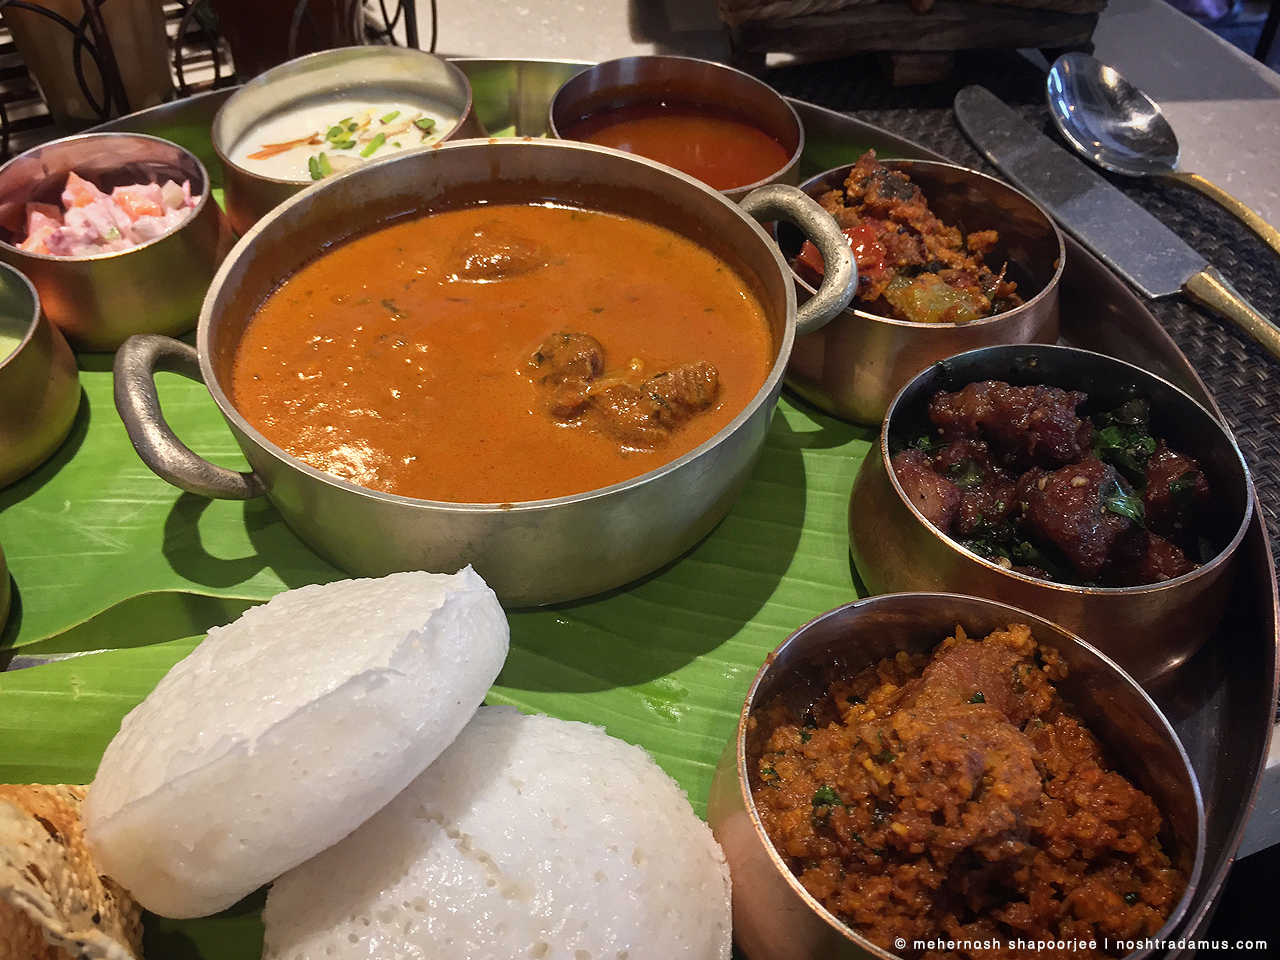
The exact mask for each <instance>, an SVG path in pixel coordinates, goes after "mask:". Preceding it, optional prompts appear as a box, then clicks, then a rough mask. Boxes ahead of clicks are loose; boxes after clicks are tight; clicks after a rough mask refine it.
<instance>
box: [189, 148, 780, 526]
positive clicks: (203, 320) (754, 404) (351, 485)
mask: <svg viewBox="0 0 1280 960" xmlns="http://www.w3.org/2000/svg"><path fill="white" fill-rule="evenodd" d="M477 147H488V148H491V149H492V148H497V149H500V150H530V149H532V150H578V151H587V152H591V153H597V154H603V155H604V156H606V157H616V158H620V159H622V160H624V161H625V162H628V163H638V164H642V165H644V166H648V167H651V168H653V169H655V170H657V171H659V172H661V173H662V174H663V175H664V176H667V177H672V178H675V179H677V180H681V181H685V182H687V183H689V184H691V185H692V186H694V187H697V188H698V189H699V190H702V191H705V192H706V193H708V194H710V195H711V196H713V197H715V198H716V199H717V200H718V201H719V202H721V203H724V204H725V205H726V206H727V207H729V208H730V209H731V210H732V211H734V212H736V213H737V215H738V216H740V217H741V218H742V220H743V222H744V223H745V224H746V226H747V228H748V229H750V230H752V231H754V232H755V234H756V235H757V237H758V239H759V240H760V242H761V244H762V245H763V246H764V248H765V250H766V251H767V252H768V253H769V254H770V255H772V257H773V260H774V262H775V263H776V264H777V266H778V267H779V269H780V270H783V273H782V274H780V276H781V277H782V278H783V279H784V281H785V277H786V273H785V268H786V262H785V261H784V260H783V258H782V254H781V253H780V252H779V251H778V248H777V246H776V245H775V244H774V243H773V241H772V240H771V239H770V237H769V235H768V233H766V232H765V230H764V228H763V227H762V226H761V225H760V224H759V223H758V222H757V221H756V220H755V219H753V218H752V217H751V216H749V215H748V214H747V213H745V212H744V211H743V210H742V209H741V207H739V205H738V204H736V203H734V202H733V201H732V200H730V199H728V198H727V197H725V196H724V194H723V193H721V192H720V191H718V190H716V189H714V188H713V187H710V186H708V185H707V184H705V183H703V182H702V181H701V180H698V179H697V178H695V177H690V176H689V175H688V174H684V173H681V172H680V171H678V170H675V169H673V168H671V167H667V166H664V165H663V164H661V163H657V162H655V161H653V160H649V159H647V158H645V157H640V156H637V155H636V154H632V153H626V152H623V151H620V150H611V149H610V148H608V147H600V146H596V145H595V144H590V143H580V142H578V141H576V140H552V139H541V138H531V137H510V138H505V137H504V138H501V139H494V138H490V139H487V140H485V139H470V140H453V141H449V142H448V143H441V144H439V145H438V147H437V149H433V150H427V151H422V150H417V151H412V152H408V151H406V152H403V153H400V154H397V155H395V156H392V157H387V158H386V159H384V160H381V161H379V162H378V164H376V166H377V167H379V168H383V167H385V166H386V165H387V164H392V163H402V164H403V163H407V162H415V161H416V162H422V160H421V158H422V157H424V156H426V155H428V154H433V153H439V152H441V151H452V150H468V149H470V150H474V149H476V148H477ZM370 166H371V167H373V166H374V165H372V164H371V165H370ZM363 172H364V168H362V169H360V170H353V171H350V172H349V173H344V174H342V175H341V176H337V177H326V178H325V179H324V180H323V181H320V182H319V183H317V184H316V185H315V186H314V187H313V188H311V189H307V190H301V191H299V192H297V193H295V194H294V195H293V196H292V197H290V198H289V199H287V200H285V201H284V202H282V203H281V204H279V205H278V206H276V207H275V208H274V209H272V210H271V212H269V213H267V214H266V215H265V216H263V217H262V218H261V219H259V220H258V221H257V222H256V223H255V224H254V225H253V226H252V227H251V228H250V229H249V230H248V231H247V232H246V233H245V234H244V236H242V237H241V238H240V239H239V240H238V241H237V242H236V245H235V247H233V248H232V250H231V252H230V253H228V254H227V256H226V258H225V259H224V260H223V261H222V264H221V265H220V266H219V268H218V271H217V273H216V274H215V275H214V278H213V282H212V283H210V285H209V293H207V294H206V295H205V299H204V301H203V303H202V304H201V307H200V316H199V320H198V322H197V325H196V349H197V351H198V352H199V357H200V369H201V371H202V373H203V378H204V382H205V386H206V387H207V389H208V390H209V393H210V395H211V396H212V397H213V400H214V402H215V403H216V404H217V405H218V407H219V409H220V410H221V411H222V414H223V416H224V417H225V418H226V419H227V421H228V422H229V423H230V424H231V425H232V428H233V430H235V431H240V432H242V433H244V435H245V436H247V437H249V438H250V439H251V440H252V442H253V443H254V444H255V445H256V446H258V447H259V448H261V449H262V450H264V451H266V452H267V453H268V454H269V455H270V456H271V457H273V458H274V459H276V460H277V461H279V462H280V463H281V464H283V465H284V466H286V467H287V468H288V469H290V470H292V471H295V472H298V473H301V474H303V475H305V476H308V477H310V478H312V479H314V480H317V481H319V482H321V483H323V484H326V485H327V486H330V487H336V488H338V489H341V490H344V491H348V492H350V493H353V494H357V495H359V496H361V497H365V498H368V499H372V500H380V501H384V502H387V503H395V504H404V505H409V506H419V507H428V508H431V509H436V510H443V511H446V512H450V513H467V514H472V515H483V514H488V513H536V512H539V511H543V510H553V509H555V508H557V507H561V506H564V505H566V504H570V503H579V502H583V501H588V500H594V499H599V498H606V497H612V496H615V495H618V494H620V493H622V492H624V491H626V490H629V489H632V488H634V487H639V486H644V485H645V484H648V483H651V482H653V481H655V480H658V479H660V478H662V477H665V476H667V475H668V474H670V473H672V472H674V471H676V470H680V469H683V468H684V467H686V466H687V465H688V464H690V463H691V462H693V461H694V460H697V459H699V458H701V457H703V456H705V455H709V454H713V453H714V451H715V450H717V449H718V448H719V447H720V446H721V445H722V444H723V443H724V442H725V441H726V440H727V439H728V438H729V437H730V436H731V435H733V434H735V433H737V432H738V431H739V430H741V429H742V427H743V426H745V425H746V424H747V422H748V421H749V420H750V419H751V418H752V417H753V416H755V415H756V412H757V411H758V410H759V409H760V408H761V407H762V406H764V405H766V404H767V403H769V402H770V399H769V398H770V397H776V396H777V395H778V393H779V391H781V389H782V381H783V378H784V377H785V375H786V368H787V361H788V360H789V359H790V355H791V350H792V349H793V347H794V344H795V313H796V309H797V306H796V296H795V288H794V287H793V286H790V285H788V284H785V283H784V284H783V286H784V289H785V303H784V304H783V319H782V324H783V329H782V335H781V337H779V338H778V341H777V343H776V348H777V353H776V354H775V356H774V358H773V360H772V362H771V364H770V366H769V371H768V373H767V374H766V376H765V379H764V382H763V383H762V384H761V385H760V388H759V389H758V390H757V391H756V392H755V393H754V394H753V395H752V397H751V398H750V399H749V400H748V401H747V402H746V403H745V404H744V405H743V406H742V407H741V409H739V410H738V412H737V413H735V414H734V416H733V418H732V419H731V420H730V421H729V422H728V423H726V424H725V425H724V426H723V427H721V428H720V429H719V430H718V431H716V432H715V433H714V434H712V435H711V436H710V437H708V438H707V439H706V440H704V441H703V442H702V443H700V444H698V446H696V447H694V448H693V449H692V450H688V451H686V452H685V453H682V454H681V455H680V456H678V457H675V458H674V459H671V460H668V461H666V462H665V463H661V464H658V465H657V466H655V467H653V468H652V469H650V470H646V471H645V472H643V473H640V474H637V475H636V476H633V477H629V478H627V479H626V480H619V481H618V482H617V483H612V484H609V485H607V486H603V487H596V488H594V489H592V490H584V491H581V492H579V493H570V494H564V495H562V496H558V497H547V498H544V499H541V500H517V501H512V502H503V503H495V502H485V501H471V502H463V501H452V500H430V499H427V498H425V497H410V496H405V495H403V494H397V493H388V492H387V491H385V490H376V489H374V488H372V487H365V486H361V485H360V484H358V483H355V482H353V481H350V480H344V479H343V478H341V477H338V476H335V475H334V474H331V473H326V472H325V471H323V470H319V469H317V468H316V467H313V466H311V465H310V464H308V463H305V462H304V461H302V460H300V459H298V458H297V457H295V456H293V455H292V454H290V453H289V452H288V451H286V450H285V449H284V448H282V447H280V446H279V445H277V444H276V443H274V442H273V441H271V440H269V439H267V437H266V435H265V434H263V433H262V431H261V430H259V429H258V427H256V426H255V425H254V424H252V423H250V422H249V420H248V419H247V418H246V417H245V416H244V414H242V413H241V412H240V409H239V408H238V407H237V406H236V405H235V403H234V402H233V400H232V397H231V391H230V389H229V388H227V389H224V387H223V383H222V380H221V379H220V378H219V376H218V373H217V371H216V370H215V369H214V367H213V363H212V360H211V359H210V356H211V353H212V343H211V340H212V336H213V334H212V330H213V326H214V323H215V319H216V318H215V316H214V313H215V311H214V300H213V295H214V294H219V293H221V290H222V287H223V285H224V284H225V283H226V280H227V277H228V275H229V274H230V273H231V270H232V269H233V267H234V266H235V263H236V261H237V260H238V259H239V256H240V255H241V254H243V252H244V251H245V250H247V249H248V248H249V247H250V246H251V245H253V244H256V243H260V242H261V241H259V239H258V238H259V236H260V235H261V234H262V233H263V232H264V231H265V230H267V229H268V228H269V227H270V226H271V224H273V223H275V222H276V221H277V220H278V219H280V218H281V217H282V216H283V215H284V214H285V213H286V212H287V211H288V210H290V209H292V208H293V207H295V206H298V205H300V204H307V203H315V202H317V201H316V199H315V198H316V196H317V195H318V194H320V193H323V192H324V191H325V190H331V189H332V190H336V189H337V187H333V186H332V185H334V184H340V183H342V182H343V181H346V180H347V179H348V178H349V177H352V176H359V175H361V174H362V173H363ZM430 213H431V211H430V210H425V211H424V210H422V209H421V208H419V209H418V210H416V211H415V214H416V215H419V216H429V215H430ZM375 229H377V228H375ZM357 235H358V234H357ZM352 238H353V236H350V235H349V236H347V237H346V238H344V239H343V240H342V241H341V242H347V240H350V239H352ZM317 255H319V254H317Z"/></svg>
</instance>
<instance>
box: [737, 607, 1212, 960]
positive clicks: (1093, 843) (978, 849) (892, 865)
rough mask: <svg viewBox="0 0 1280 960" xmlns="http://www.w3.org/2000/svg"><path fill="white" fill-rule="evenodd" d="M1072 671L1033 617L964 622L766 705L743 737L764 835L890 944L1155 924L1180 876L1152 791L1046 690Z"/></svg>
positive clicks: (822, 897) (1109, 931)
mask: <svg viewBox="0 0 1280 960" xmlns="http://www.w3.org/2000/svg"><path fill="white" fill-rule="evenodd" d="M1066 674H1067V668H1066V665H1065V664H1064V663H1063V662H1062V660H1061V658H1060V656H1059V654H1058V653H1057V651H1056V650H1054V649H1052V648H1050V647H1047V646H1042V645H1039V644H1037V643H1036V641H1035V640H1034V639H1033V638H1032V636H1031V631H1030V629H1029V628H1028V627H1026V626H1021V625H1015V626H1010V627H1009V628H1008V629H1007V630H998V631H996V632H994V633H992V634H991V635H990V636H988V637H986V638H984V639H982V640H973V639H969V638H967V637H966V636H965V634H964V631H963V630H961V629H959V628H957V630H956V634H955V636H953V637H950V638H948V639H946V640H944V641H943V642H942V644H941V645H940V646H939V647H938V648H937V650H935V651H934V653H933V655H932V656H930V655H924V654H921V655H915V656H910V655H908V654H906V653H899V654H898V655H897V656H896V657H893V658H888V659H885V660H882V661H880V663H878V664H876V665H875V666H873V667H870V668H868V669H866V670H864V671H862V672H861V673H859V674H858V675H857V676H855V677H853V678H852V679H843V680H837V681H836V682H835V683H834V684H832V685H831V687H830V688H829V689H828V690H827V692H826V694H825V696H823V697H822V699H820V700H819V701H818V702H817V703H816V704H815V705H814V706H813V708H812V709H811V710H810V712H808V713H807V714H806V715H805V716H803V717H796V716H794V715H793V714H792V712H791V711H790V710H789V708H788V707H787V706H786V705H784V704H782V703H780V702H779V701H778V700H777V699H775V700H773V701H771V702H769V703H766V704H764V705H763V706H762V707H761V708H760V709H759V710H757V711H756V712H755V713H753V714H752V716H751V718H750V720H749V727H748V741H747V750H748V757H749V758H750V764H751V781H752V783H751V786H752V797H753V799H754V801H755V806H756V809H757V810H758V811H759V814H760V818H761V820H762V821H763V823H764V827H765V830H766V832H767V833H768V835H769V838H770V840H771V841H772V842H773V844H774V846H775V847H776V848H777V850H778V852H779V854H780V855H781V856H782V858H783V860H784V861H785V862H786V863H787V864H788V865H789V866H790V868H791V870H792V871H793V872H794V873H795V874H796V876H797V877H798V878H799V879H800V882H801V883H802V884H803V885H804V887H805V889H806V890H808V891H809V893H810V894H812V895H813V896H814V897H815V898H816V899H817V900H818V901H820V902H821V903H822V904H823V906H825V907H826V908H827V909H828V910H830V911H831V912H832V913H833V914H835V915H836V916H837V917H839V918H840V919H841V920H842V921H844V922H846V923H848V924H849V925H850V926H852V927H854V928H855V929H856V930H857V931H858V932H859V933H861V934H862V935H864V936H865V937H867V938H868V939H870V940H871V941H873V942H874V943H876V944H879V945H880V946H881V947H884V948H885V949H886V950H891V951H893V952H902V951H900V950H895V949H894V946H893V943H894V940H895V939H896V938H903V939H905V940H906V941H907V942H908V943H911V942H913V941H915V940H929V939H931V938H938V939H945V940H951V941H965V940H967V941H990V940H992V939H993V938H994V939H997V940H1001V941H1009V940H1016V939H1023V940H1049V939H1052V940H1078V941H1090V940H1095V941H1096V942H1097V943H1098V945H1099V947H1101V945H1102V943H1103V938H1104V937H1106V938H1109V939H1110V940H1111V942H1112V943H1113V944H1114V943H1115V941H1116V940H1117V939H1133V938H1141V937H1147V936H1151V935H1153V934H1155V933H1156V932H1157V931H1158V930H1159V929H1160V927H1161V926H1162V925H1163V923H1164V921H1165V918H1167V917H1168V916H1169V913H1170V911H1171V910H1172V909H1173V907H1174V906H1175V905H1176V904H1177V902H1178V900H1179V899H1180V897H1181V896H1182V892H1183V890H1184V889H1185V887H1186V881H1187V878H1186V876H1185V875H1184V874H1183V873H1182V872H1181V871H1180V870H1178V869H1176V868H1175V867H1173V866H1172V865H1171V864H1170V862H1169V858H1168V857H1167V856H1166V855H1165V853H1164V851H1163V850H1162V849H1161V846H1160V841H1159V840H1158V839H1157V834H1158V832H1159V830H1160V825H1161V818H1160V813H1159V812H1158V811H1157V809H1156V806H1155V803H1154V802H1153V801H1152V800H1151V798H1150V797H1148V796H1147V795H1146V794H1145V793H1143V792H1142V791H1141V790H1139V789H1137V788H1136V787H1135V786H1133V784H1131V783H1130V782H1129V781H1128V780H1126V779H1125V778H1124V777H1123V776H1122V775H1121V774H1119V773H1117V772H1115V770H1114V769H1112V767H1111V766H1110V764H1109V763H1108V762H1107V759H1106V755H1105V752H1104V751H1103V749H1102V747H1101V745H1100V744H1099V743H1098V741H1097V740H1096V739H1095V738H1094V736H1093V734H1092V733H1090V732H1089V730H1088V729H1086V728H1085V726H1084V725H1083V723H1082V722H1081V721H1080V719H1079V718H1078V717H1077V716H1076V715H1075V714H1074V713H1073V711H1072V710H1071V708H1070V706H1069V705H1067V704H1066V703H1064V702H1063V700H1062V699H1061V697H1060V696H1059V694H1058V692H1057V690H1056V689H1055V688H1054V685H1053V684H1054V682H1055V681H1058V680H1061V679H1063V678H1065V677H1066ZM958 955H966V954H941V953H937V952H935V953H933V954H931V955H929V954H927V955H926V956H958ZM975 955H979V956H981V957H984V958H991V957H1021V956H1027V957H1030V956H1033V955H1034V954H1033V953H1032V952H1031V951H1025V950H1022V951H1020V950H1018V949H1014V948H1013V946H1012V945H1010V946H1009V947H1008V948H1006V949H1004V950H1001V949H996V950H982V951H978V952H977V953H976V954H975ZM1073 955H1074V956H1089V955H1090V954H1089V952H1088V951H1087V950H1085V951H1081V952H1079V953H1074V954H1073ZM1093 955H1097V956H1102V955H1105V954H1102V953H1097V954H1093Z"/></svg>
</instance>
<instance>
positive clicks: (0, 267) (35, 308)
mask: <svg viewBox="0 0 1280 960" xmlns="http://www.w3.org/2000/svg"><path fill="white" fill-rule="evenodd" d="M0 273H10V274H12V275H13V276H14V277H15V278H16V279H17V280H19V281H20V282H21V283H22V285H23V286H25V287H26V288H27V290H28V291H29V292H30V293H31V304H32V307H31V319H30V320H28V321H27V332H26V333H24V334H23V335H22V339H21V340H19V341H18V343H17V345H16V346H15V347H14V348H13V349H12V350H10V351H9V353H8V355H7V356H3V357H0V373H3V372H4V368H5V367H6V366H8V365H9V361H10V360H12V359H13V358H14V357H16V356H17V355H18V354H19V353H21V352H22V350H23V348H24V347H26V345H27V344H28V343H30V342H31V338H32V337H34V336H35V335H36V326H37V325H38V324H39V322H40V294H39V292H38V291H37V290H36V287H35V284H34V283H32V282H31V279H30V278H29V277H28V276H27V275H26V274H25V273H23V272H22V271H21V270H19V269H18V268H17V267H15V266H13V265H11V264H8V263H5V262H4V261H3V260H0ZM0 564H3V560H2V559H0ZM3 625H4V624H3V623H2V622H0V626H3Z"/></svg>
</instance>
